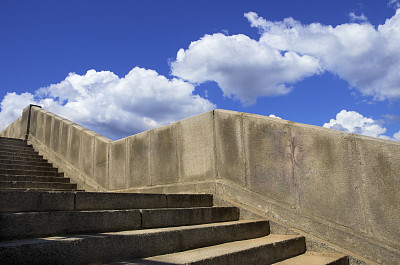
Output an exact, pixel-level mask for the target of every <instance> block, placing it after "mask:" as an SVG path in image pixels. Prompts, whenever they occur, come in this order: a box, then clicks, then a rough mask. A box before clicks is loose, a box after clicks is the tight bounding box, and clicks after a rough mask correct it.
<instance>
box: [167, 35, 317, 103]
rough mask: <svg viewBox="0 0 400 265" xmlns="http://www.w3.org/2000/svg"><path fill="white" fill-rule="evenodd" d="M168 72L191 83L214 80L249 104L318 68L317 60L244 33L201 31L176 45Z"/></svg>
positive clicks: (282, 91) (281, 90)
mask: <svg viewBox="0 0 400 265" xmlns="http://www.w3.org/2000/svg"><path fill="white" fill-rule="evenodd" d="M171 69H172V74H173V75H175V76H179V77H181V78H183V79H186V80H188V81H190V82H193V83H203V82H206V81H215V82H217V83H218V85H219V87H220V88H221V89H222V91H223V92H224V95H225V96H227V97H234V98H237V99H239V100H240V101H241V102H242V103H244V104H245V105H247V104H253V103H255V101H256V98H257V97H258V96H278V95H285V94H287V93H289V92H290V91H291V86H290V84H292V83H295V82H297V81H299V80H301V79H303V78H305V77H307V76H310V75H313V74H315V73H316V72H318V71H319V63H318V60H317V59H315V58H313V57H311V56H308V55H299V54H297V53H295V52H280V51H278V50H277V49H273V48H271V47H270V46H269V45H265V44H264V43H260V42H258V41H256V40H253V39H251V38H249V37H248V36H246V35H242V34H238V35H232V36H225V35H223V34H221V33H217V34H213V35H205V36H204V37H203V38H201V39H200V40H198V41H195V42H192V43H191V44H190V46H189V48H188V49H186V50H184V49H180V50H179V51H178V54H177V57H176V60H175V61H173V62H172V63H171Z"/></svg>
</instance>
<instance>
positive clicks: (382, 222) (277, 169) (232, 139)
mask: <svg viewBox="0 0 400 265" xmlns="http://www.w3.org/2000/svg"><path fill="white" fill-rule="evenodd" d="M214 119H215V127H216V128H215V130H216V150H217V170H218V172H217V174H218V181H217V184H216V185H217V186H216V193H217V195H219V196H221V197H225V198H229V199H231V200H233V201H237V202H240V203H242V204H244V205H246V206H248V207H250V208H252V209H254V210H257V211H258V212H262V213H264V214H266V215H267V216H270V217H271V218H272V219H274V220H277V221H280V222H283V223H284V224H286V225H288V226H290V227H294V228H297V229H300V230H302V231H305V232H307V233H309V234H312V235H314V236H317V237H319V238H322V239H324V240H327V241H329V242H331V243H334V244H337V245H338V246H341V247H343V248H345V249H349V250H351V251H353V252H354V253H357V254H358V255H360V256H362V257H364V258H367V259H371V260H374V261H375V262H378V263H382V264H395V263H396V262H398V261H399V260H400V229H399V228H400V143H398V142H394V141H387V140H380V139H376V138H371V137H364V136H360V135H354V134H349V133H344V132H340V131H336V130H330V129H326V128H321V127H316V126H310V125H304V124H298V123H293V122H290V121H285V120H279V119H276V118H269V117H264V116H259V115H252V114H245V113H238V112H231V111H224V110H216V111H215V117H214Z"/></svg>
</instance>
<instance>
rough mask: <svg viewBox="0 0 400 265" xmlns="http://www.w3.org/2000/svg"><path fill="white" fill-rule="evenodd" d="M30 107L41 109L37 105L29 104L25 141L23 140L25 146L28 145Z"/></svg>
mask: <svg viewBox="0 0 400 265" xmlns="http://www.w3.org/2000/svg"><path fill="white" fill-rule="evenodd" d="M32 107H38V108H42V106H39V105H35V104H29V113H28V122H27V123H26V134H25V140H24V142H25V143H26V144H28V136H29V127H30V125H31V109H32Z"/></svg>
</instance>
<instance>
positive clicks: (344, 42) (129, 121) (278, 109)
mask: <svg viewBox="0 0 400 265" xmlns="http://www.w3.org/2000/svg"><path fill="white" fill-rule="evenodd" d="M399 7H400V5H399V2H398V1H394V0H387V1H386V0H382V1H376V0H369V1H353V0H346V1H338V0H335V1H331V0H326V1H320V0H318V1H317V0H312V1H311V0H306V1H298V0H281V1H252V0H248V1H161V0H160V1H152V0H149V1H128V0H126V1H123V0H118V1H100V0H96V1H8V0H3V1H1V2H0V45H1V46H0V47H1V49H0V102H1V105H0V107H1V112H0V130H1V129H3V128H5V127H6V126H8V124H10V123H11V122H12V121H13V120H15V119H16V118H18V116H19V115H20V114H21V110H22V109H23V108H24V107H25V106H26V105H28V104H29V103H35V104H40V105H42V106H43V107H44V108H45V109H47V110H49V111H52V112H54V113H57V114H59V115H61V116H64V117H67V118H69V119H71V120H73V121H75V122H77V123H78V124H81V125H83V126H85V127H88V128H90V129H92V130H94V131H96V132H98V133H100V134H103V135H105V136H107V137H109V138H111V139H119V138H122V137H125V136H128V135H132V134H135V133H138V132H140V131H143V130H147V129H151V128H155V127H158V126H161V125H163V124H167V123H170V122H173V121H177V120H180V119H183V118H186V117H189V116H192V115H195V114H199V113H202V112H205V111H208V110H211V109H214V108H222V109H230V110H235V111H242V112H248V113H256V114H261V115H267V116H269V115H271V114H273V115H275V116H278V117H280V118H282V119H286V120H291V121H295V122H301V123H306V124H312V125H317V126H325V127H328V128H334V129H340V130H343V131H348V132H353V133H359V134H364V135H369V136H375V137H380V138H386V139H392V140H393V139H397V140H400V11H397V9H398V8H399Z"/></svg>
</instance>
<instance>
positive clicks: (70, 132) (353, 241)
mask: <svg viewBox="0 0 400 265" xmlns="http://www.w3.org/2000/svg"><path fill="white" fill-rule="evenodd" d="M26 118H27V110H26V109H25V110H24V112H23V116H22V117H21V118H20V119H18V120H17V121H15V122H14V123H13V124H11V125H10V126H9V127H8V128H7V129H6V130H4V131H3V132H1V133H0V136H7V137H15V138H23V137H24V133H25V130H26V124H25V123H26ZM49 132H51V133H49ZM29 139H30V141H31V143H32V144H33V146H34V147H35V149H36V150H38V151H39V152H40V154H42V155H43V156H45V157H46V158H47V159H48V160H49V161H50V162H51V163H53V164H54V165H55V166H57V167H59V168H60V170H61V171H63V172H64V173H65V176H66V177H70V178H71V180H72V181H76V182H77V183H78V184H79V186H80V187H82V188H84V189H86V190H97V191H100V190H104V191H122V192H141V193H143V192H162V193H182V192H186V193H188V192H195V193H205V192H212V193H214V194H217V195H219V196H221V197H227V198H229V199H230V200H232V201H237V202H240V203H242V204H244V205H247V206H248V207H250V208H252V209H253V210H255V211H258V212H260V213H262V214H265V215H267V216H269V217H270V218H272V219H273V220H276V221H279V222H280V223H282V224H284V225H287V226H288V227H293V228H295V229H298V230H300V231H304V232H305V233H308V234H311V235H314V236H315V237H317V238H321V239H323V240H325V241H326V242H330V243H333V244H335V245H339V246H342V247H343V248H345V249H350V250H351V251H352V252H354V253H356V254H357V255H360V256H362V257H365V258H367V259H371V260H373V261H375V262H377V263H382V264H391V263H393V261H397V260H400V244H399V242H400V233H399V229H398V228H399V227H400V221H399V220H400V208H399V206H398V205H400V185H399V183H400V143H397V142H394V141H388V140H381V139H376V138H371V137H366V136H360V135H354V134H349V133H344V132H340V131H335V130H331V129H326V128H321V127H316V126H311V125H304V124H298V123H294V122H290V121H285V120H280V119H276V118H270V117H264V116H260V115H253V114H246V113H239V112H234V111H226V110H214V111H210V112H206V113H204V114H201V115H198V116H195V117H191V118H188V119H185V120H182V121H179V122H176V123H173V124H169V125H167V126H164V127H160V128H157V129H154V130H150V131H146V132H142V133H140V134H137V135H133V136H129V137H127V138H124V139H120V140H118V141H111V140H109V139H107V138H105V137H103V136H100V135H98V134H96V133H94V132H92V131H89V130H87V129H85V128H83V127H81V126H79V125H77V124H75V123H73V122H71V121H68V120H65V119H62V118H61V117H58V116H57V115H54V114H51V113H49V112H47V111H45V110H42V109H39V108H35V107H33V108H32V113H31V134H30V136H29Z"/></svg>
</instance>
